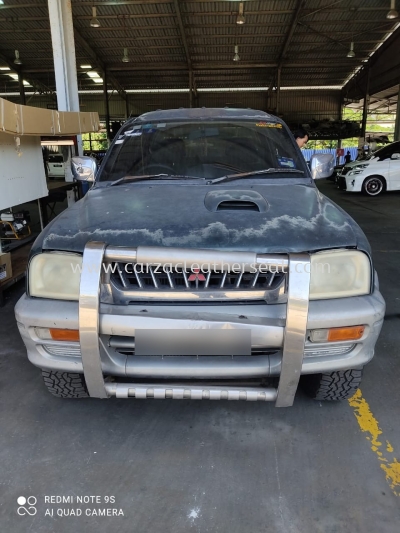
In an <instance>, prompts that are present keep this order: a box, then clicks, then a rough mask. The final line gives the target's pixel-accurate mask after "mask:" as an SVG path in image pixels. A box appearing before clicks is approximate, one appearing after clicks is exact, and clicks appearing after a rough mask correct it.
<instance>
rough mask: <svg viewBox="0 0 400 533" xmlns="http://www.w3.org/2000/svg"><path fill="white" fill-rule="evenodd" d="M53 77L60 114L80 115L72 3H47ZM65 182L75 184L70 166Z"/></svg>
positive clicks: (62, 0) (66, 0) (60, 0)
mask: <svg viewBox="0 0 400 533" xmlns="http://www.w3.org/2000/svg"><path fill="white" fill-rule="evenodd" d="M48 6H49V17H50V29H51V41H52V46H53V60H54V73H55V78H56V89H57V104H58V110H59V111H79V95H78V79H77V73H76V56H75V40H74V25H73V22H72V7H71V0H48ZM77 143H78V153H79V155H82V154H83V145H82V136H81V135H78V137H77ZM66 167H67V171H66V176H65V179H66V180H67V181H72V179H73V178H72V172H71V169H70V165H68V162H67V165H66Z"/></svg>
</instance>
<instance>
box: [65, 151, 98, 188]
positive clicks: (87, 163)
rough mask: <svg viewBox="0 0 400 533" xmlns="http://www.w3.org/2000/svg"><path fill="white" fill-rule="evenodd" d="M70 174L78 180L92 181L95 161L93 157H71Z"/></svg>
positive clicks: (95, 169) (95, 167) (94, 173)
mask: <svg viewBox="0 0 400 533" xmlns="http://www.w3.org/2000/svg"><path fill="white" fill-rule="evenodd" d="M71 167H72V174H73V176H74V178H75V179H76V180H78V181H91V182H93V181H94V177H95V175H96V171H97V162H96V160H95V159H93V157H87V156H85V155H81V156H78V157H73V158H72V159H71Z"/></svg>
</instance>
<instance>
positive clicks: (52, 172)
mask: <svg viewBox="0 0 400 533" xmlns="http://www.w3.org/2000/svg"><path fill="white" fill-rule="evenodd" d="M47 168H48V174H49V178H63V177H64V176H65V166H64V158H63V156H62V154H54V155H49V159H48V161H47Z"/></svg>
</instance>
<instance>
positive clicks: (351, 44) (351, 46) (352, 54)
mask: <svg viewBox="0 0 400 533" xmlns="http://www.w3.org/2000/svg"><path fill="white" fill-rule="evenodd" d="M347 57H350V58H353V57H356V54H355V53H354V42H353V41H351V43H350V50H349V51H348V52H347Z"/></svg>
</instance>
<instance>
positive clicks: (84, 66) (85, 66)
mask: <svg viewBox="0 0 400 533" xmlns="http://www.w3.org/2000/svg"><path fill="white" fill-rule="evenodd" d="M81 68H92V65H81Z"/></svg>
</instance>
